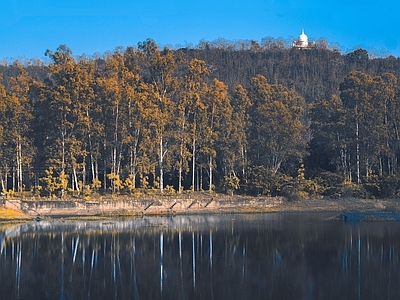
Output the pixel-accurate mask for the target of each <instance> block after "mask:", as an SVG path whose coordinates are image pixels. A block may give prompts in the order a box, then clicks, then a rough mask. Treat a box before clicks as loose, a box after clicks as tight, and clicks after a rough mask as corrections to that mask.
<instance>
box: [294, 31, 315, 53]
mask: <svg viewBox="0 0 400 300" xmlns="http://www.w3.org/2000/svg"><path fill="white" fill-rule="evenodd" d="M292 47H293V48H299V49H307V48H314V47H315V43H314V42H309V41H308V36H307V35H306V34H305V33H304V29H302V30H301V34H300V36H299V38H298V39H297V40H295V41H294V42H293V44H292Z"/></svg>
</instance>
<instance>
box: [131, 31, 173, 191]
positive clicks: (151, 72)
mask: <svg viewBox="0 0 400 300" xmlns="http://www.w3.org/2000/svg"><path fill="white" fill-rule="evenodd" d="M138 48H139V50H140V51H141V52H142V57H143V61H142V62H143V64H144V65H145V67H144V69H145V70H146V71H147V74H146V75H144V80H145V81H146V80H147V84H148V85H149V89H148V92H149V93H148V95H149V97H150V98H149V100H150V101H151V102H152V103H154V107H153V108H154V111H153V114H152V120H151V122H150V128H151V135H152V139H153V141H154V147H155V148H158V150H157V160H158V170H159V188H160V191H161V192H163V189H164V169H165V164H166V163H167V161H166V155H167V154H168V153H169V152H171V151H169V150H170V149H169V147H170V144H171V137H172V135H173V133H172V128H173V126H171V124H172V120H171V118H172V116H173V110H174V102H173V101H174V99H175V98H176V93H177V87H178V82H177V79H176V77H175V76H174V73H175V70H176V68H177V63H178V61H179V59H178V57H176V55H175V53H174V52H173V51H172V50H170V49H168V48H164V49H163V50H160V49H159V47H158V46H157V45H156V44H155V43H154V41H152V40H150V39H148V40H147V41H145V42H143V43H139V47H138ZM168 163H169V162H168Z"/></svg>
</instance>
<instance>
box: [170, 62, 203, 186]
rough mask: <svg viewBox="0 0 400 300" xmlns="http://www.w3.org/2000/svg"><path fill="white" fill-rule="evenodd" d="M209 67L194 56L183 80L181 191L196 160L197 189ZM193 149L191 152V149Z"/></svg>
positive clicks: (180, 103)
mask: <svg viewBox="0 0 400 300" xmlns="http://www.w3.org/2000/svg"><path fill="white" fill-rule="evenodd" d="M208 74H209V70H208V68H207V65H206V63H205V62H204V61H203V60H199V59H196V58H194V59H192V60H191V61H190V62H189V65H188V70H187V73H186V74H185V76H184V77H183V78H182V80H181V87H180V98H179V101H178V103H177V109H176V115H177V117H176V128H177V134H178V140H179V142H178V143H179V150H178V162H177V166H178V190H179V191H180V190H181V188H182V172H183V170H187V169H188V164H189V160H190V159H191V163H192V167H191V170H192V172H191V173H192V174H191V182H192V184H191V189H192V191H194V190H195V186H196V185H195V178H196V176H195V174H196V159H197V155H196V150H197V143H198V140H199V139H201V136H200V131H199V129H200V126H199V122H200V120H201V118H202V115H203V113H204V112H205V107H206V106H205V103H204V99H205V96H206V93H207V89H208V87H207V83H206V81H207V76H208ZM190 148H191V153H190V150H189V149H190Z"/></svg>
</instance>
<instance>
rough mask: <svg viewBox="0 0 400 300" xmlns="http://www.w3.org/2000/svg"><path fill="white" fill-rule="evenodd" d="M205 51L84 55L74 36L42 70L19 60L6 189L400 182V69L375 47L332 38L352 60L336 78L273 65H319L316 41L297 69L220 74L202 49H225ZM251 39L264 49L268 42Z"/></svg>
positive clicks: (365, 188)
mask: <svg viewBox="0 0 400 300" xmlns="http://www.w3.org/2000/svg"><path fill="white" fill-rule="evenodd" d="M200 50H201V49H200ZM200 50H199V49H197V50H192V51H190V50H187V49H186V50H185V51H176V50H171V49H169V48H167V47H166V48H163V49H161V48H160V47H159V46H158V45H157V44H156V43H155V42H154V41H152V40H150V39H149V40H146V41H145V42H142V43H139V45H138V47H128V48H126V49H121V48H118V49H117V50H116V51H114V52H112V53H107V54H106V55H104V56H102V57H93V58H87V57H80V58H77V57H74V56H73V54H72V50H71V49H69V48H68V47H67V46H65V45H62V46H60V47H59V48H57V49H56V51H55V52H52V51H50V50H48V51H46V55H47V57H48V58H49V59H50V61H51V63H50V64H48V65H40V66H36V67H35V68H33V69H32V68H31V66H28V65H22V64H20V63H18V62H15V63H14V64H13V65H12V70H13V72H12V74H10V73H7V74H4V75H7V76H4V80H3V84H2V85H0V142H1V143H0V145H1V146H0V180H1V182H0V184H1V189H2V190H3V193H4V194H9V191H13V192H16V193H24V192H26V191H31V193H33V194H34V195H37V196H39V195H42V196H49V197H55V196H58V197H65V196H66V195H75V196H82V197H90V195H91V194H93V193H97V194H102V193H111V194H114V195H116V194H126V195H137V194H140V193H151V192H154V191H157V192H161V193H169V194H171V193H182V192H187V191H200V190H209V191H214V190H217V191H224V192H229V193H233V192H236V193H247V194H252V195H272V196H275V195H284V196H287V197H291V198H299V197H300V198H301V197H315V196H318V195H330V196H336V197H340V196H356V197H371V196H374V197H393V196H398V195H400V177H398V173H399V170H400V168H399V167H400V166H399V163H398V158H399V155H400V143H399V139H400V134H399V126H400V97H399V86H398V81H397V77H396V75H395V74H393V73H390V72H384V71H382V72H375V73H374V72H370V71H367V70H366V69H363V68H364V67H366V64H367V63H368V56H367V57H366V58H365V57H364V56H362V57H361V58H360V57H359V56H360V55H361V54H365V53H364V52H362V51H361V52H358V54H360V55H358V56H356V57H352V56H351V55H347V56H345V57H343V56H342V55H341V54H339V53H336V52H334V51H330V50H329V51H330V52H329V51H328V50H324V51H328V53H331V56H332V57H335V58H337V57H339V58H340V59H342V60H343V61H346V60H348V62H347V64H346V66H347V67H348V68H349V69H348V72H346V75H344V76H342V77H341V80H340V84H339V83H338V84H336V83H335V82H336V81H337V78H339V77H340V76H338V75H337V74H336V73H335V71H334V70H332V69H331V68H329V66H327V67H326V72H327V73H325V75H327V76H331V77H332V78H333V77H335V76H336V77H337V78H336V77H335V78H336V79H335V80H336V81H335V80H327V81H326V86H324V87H320V86H318V84H315V85H313V84H312V83H310V82H309V81H307V87H309V89H306V90H304V88H305V85H300V84H299V82H292V83H290V82H288V81H287V80H285V79H284V77H280V78H282V80H274V81H272V80H271V78H273V77H274V74H275V75H276V74H279V73H285V72H286V73H287V74H288V72H295V73H296V72H297V73H299V72H300V73H299V74H301V75H299V76H298V77H297V78H299V80H300V81H304V80H307V79H306V78H305V77H304V76H307V74H309V75H310V78H316V77H318V75H317V73H318V72H317V71H318V70H317V69H316V68H314V69H309V66H310V64H313V63H318V62H317V57H312V52H308V53H307V54H304V55H305V56H304V57H305V58H307V60H308V61H307V60H304V61H303V66H301V65H300V66H299V65H296V66H292V69H290V65H291V64H290V61H287V62H286V64H287V67H288V68H289V69H287V70H286V69H285V70H282V69H277V70H276V71H275V73H274V70H270V69H265V70H264V71H261V72H259V73H257V74H252V76H251V78H248V77H246V78H243V80H240V78H236V79H235V78H234V77H232V76H234V75H235V74H231V73H229V74H227V75H226V76H219V75H220V74H221V71H222V70H223V69H224V67H223V66H222V65H221V66H220V67H219V68H217V72H216V71H215V68H216V66H215V65H212V64H210V63H207V62H206V60H204V59H201V56H204V54H205V53H207V51H209V52H208V53H211V54H215V52H216V51H217V50H218V49H214V50H215V51H214V52H213V51H211V52H210V50H204V51H203V52H201V51H200ZM243 51H250V52H251V51H253V52H251V53H253V54H254V55H253V56H254V57H256V58H257V57H258V56H259V55H260V51H261V50H259V48H257V49H249V50H243ZM243 51H242V52H243ZM295 51H296V50H293V49H290V50H282V49H281V52H280V53H281V59H283V58H286V59H287V58H288V57H289V58H290V57H292V58H295V57H297V56H299V55H301V53H302V52H301V50H298V51H300V52H299V53H297V52H295ZM312 51H316V52H314V53H315V55H316V56H321V53H322V52H321V51H322V50H321V49H316V50H312ZM318 51H319V52H318ZM242 52H240V51H237V52H236V53H235V52H229V51H225V53H230V55H232V56H237V55H239V54H240V53H242ZM250 52H249V53H250ZM196 53H198V54H199V55H198V57H195V56H196ZM263 53H264V55H265V59H266V62H267V63H268V64H270V61H271V59H272V58H271V55H272V54H273V55H275V56H276V58H275V59H276V61H278V57H279V55H278V54H277V53H278V52H276V49H275V48H273V47H272V46H271V49H269V50H268V51H266V50H265V51H264V52H263ZM199 57H200V58H199ZM365 59H367V61H365ZM240 62H241V61H237V64H238V66H237V67H238V72H239V71H240V72H243V66H240ZM242 63H243V64H244V63H245V61H244V60H243V61H242ZM281 64H283V63H282V62H281ZM321 64H322V63H321ZM363 64H364V65H363ZM299 68H300V69H299ZM301 68H303V70H301ZM249 69H251V68H250V67H249ZM2 70H7V69H4V68H3V69H2ZM32 70H36V73H35V72H33V71H32ZM38 70H40V72H38ZM229 72H231V71H229ZM271 72H272V73H271ZM308 72H309V73H308ZM3 73H5V71H4V72H3ZM39 73H40V74H39ZM297 73H296V74H297ZM318 74H319V73H318ZM325 75H324V76H325ZM224 80H225V81H227V82H225V81H224ZM333 83H335V84H333ZM310 89H314V90H310ZM318 90H319V91H323V92H318ZM321 95H322V96H321ZM326 95H328V97H324V96H326ZM388 187H390V188H388Z"/></svg>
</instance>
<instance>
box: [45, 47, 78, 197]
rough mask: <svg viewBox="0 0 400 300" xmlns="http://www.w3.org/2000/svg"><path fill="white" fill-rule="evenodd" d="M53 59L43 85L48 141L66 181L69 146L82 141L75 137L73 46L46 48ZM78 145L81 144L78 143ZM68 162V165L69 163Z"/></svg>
mask: <svg viewBox="0 0 400 300" xmlns="http://www.w3.org/2000/svg"><path fill="white" fill-rule="evenodd" d="M45 54H46V56H48V57H49V58H50V59H51V60H52V64H50V65H49V70H50V78H49V80H47V81H46V85H45V87H44V89H43V93H44V98H45V99H44V101H45V105H47V108H48V111H47V112H48V114H49V115H48V116H49V117H50V118H49V119H48V120H47V122H48V123H47V126H48V128H47V132H46V133H45V134H46V140H47V141H46V142H47V144H48V145H49V146H48V148H47V149H48V151H49V154H48V155H49V157H48V161H49V165H50V166H52V167H53V168H54V170H55V172H58V174H59V175H60V178H62V180H63V181H65V180H66V179H67V173H66V171H67V167H68V166H71V162H70V161H69V160H70V157H69V156H68V153H69V146H72V148H75V145H76V143H79V141H77V140H76V139H75V137H74V129H75V128H74V126H75V123H76V116H74V114H73V110H72V105H73V101H74V100H75V99H74V95H73V92H74V77H75V76H74V72H75V65H76V61H75V58H74V57H73V56H72V50H71V49H70V48H68V47H67V46H66V45H61V46H59V47H58V48H57V50H56V52H52V51H50V50H47V51H46V53H45ZM76 148H78V147H76ZM67 164H68V165H67ZM61 186H62V188H61V196H62V197H63V196H64V192H65V187H66V186H67V184H66V183H65V182H63V183H62V184H61Z"/></svg>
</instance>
